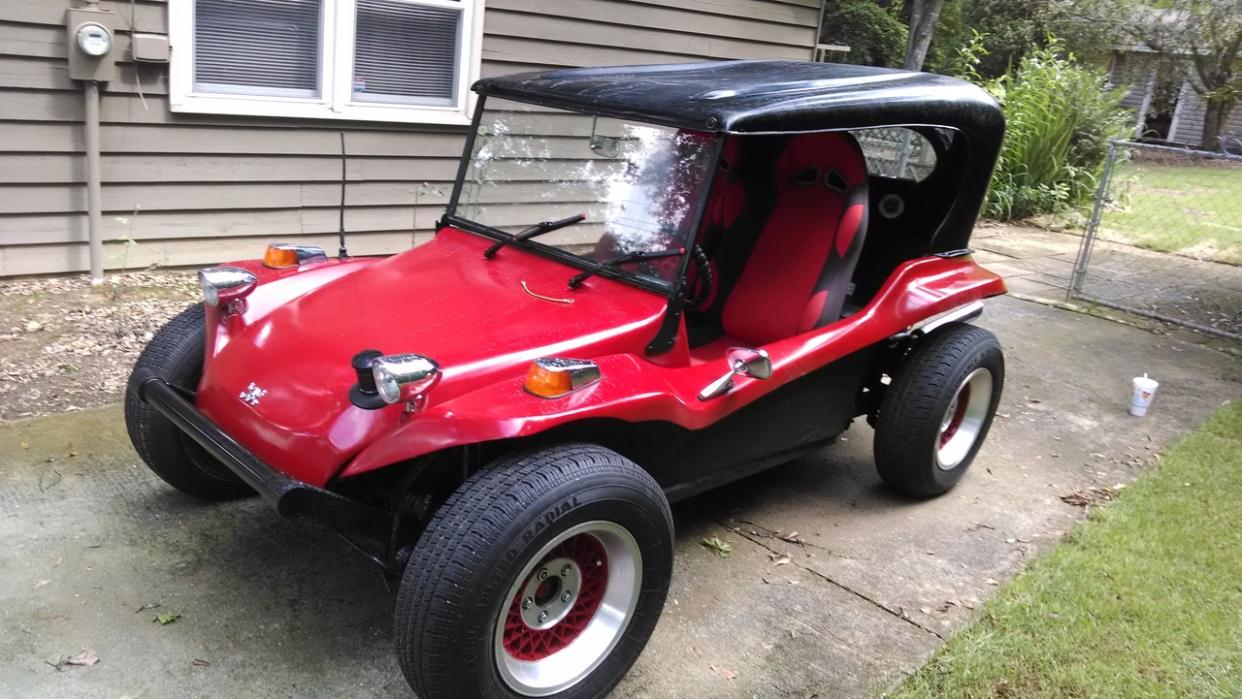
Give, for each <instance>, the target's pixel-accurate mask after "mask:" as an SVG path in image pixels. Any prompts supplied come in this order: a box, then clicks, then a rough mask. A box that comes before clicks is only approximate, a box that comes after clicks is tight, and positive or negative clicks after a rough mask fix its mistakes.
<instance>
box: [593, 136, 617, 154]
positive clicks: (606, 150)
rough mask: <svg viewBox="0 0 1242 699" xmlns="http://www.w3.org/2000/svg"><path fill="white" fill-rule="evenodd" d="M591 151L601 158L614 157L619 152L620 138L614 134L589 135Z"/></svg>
mask: <svg viewBox="0 0 1242 699" xmlns="http://www.w3.org/2000/svg"><path fill="white" fill-rule="evenodd" d="M591 152H592V153H594V154H596V155H598V156H599V157H601V158H615V157H617V156H618V155H619V154H620V153H621V139H619V138H616V137H614V136H600V135H595V136H591Z"/></svg>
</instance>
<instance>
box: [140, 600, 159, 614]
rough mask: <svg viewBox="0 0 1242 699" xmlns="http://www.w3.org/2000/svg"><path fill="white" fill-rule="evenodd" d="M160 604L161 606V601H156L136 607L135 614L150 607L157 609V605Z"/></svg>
mask: <svg viewBox="0 0 1242 699" xmlns="http://www.w3.org/2000/svg"><path fill="white" fill-rule="evenodd" d="M159 606H160V603H159V602H156V603H155V604H144V605H142V606H141V607H139V608H137V609H135V610H134V614H137V613H138V612H145V611H147V610H148V609H155V608H156V607H159Z"/></svg>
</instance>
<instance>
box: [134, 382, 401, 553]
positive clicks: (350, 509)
mask: <svg viewBox="0 0 1242 699" xmlns="http://www.w3.org/2000/svg"><path fill="white" fill-rule="evenodd" d="M139 395H140V397H141V398H142V400H143V401H144V402H146V403H147V405H150V406H151V407H152V408H155V409H156V410H157V411H159V413H160V414H161V415H163V416H164V417H166V418H168V420H169V421H170V422H172V423H173V424H174V425H176V426H177V428H178V429H180V430H181V431H182V432H184V433H185V434H186V435H187V436H189V437H190V438H191V439H193V440H194V441H195V442H198V444H199V445H200V446H202V447H203V449H205V450H207V453H208V454H211V456H213V457H214V458H215V459H216V460H218V461H219V462H220V463H221V464H224V466H226V467H227V468H228V469H229V470H230V471H232V472H233V473H234V474H236V475H237V477H238V478H240V479H242V480H243V481H244V482H245V483H246V485H248V486H250V487H251V488H254V490H255V492H257V493H258V494H259V496H260V497H262V498H263V499H264V500H265V501H266V502H267V503H268V504H269V505H271V506H272V507H273V508H274V509H275V510H276V512H277V514H279V515H280V516H281V517H288V518H301V519H309V520H313V521H316V522H319V523H321V524H325V525H327V526H329V527H332V528H333V529H335V530H337V531H338V532H340V533H341V534H342V535H344V536H345V537H346V538H347V539H349V540H350V541H351V542H352V543H354V544H355V545H356V546H358V547H359V548H360V549H362V550H363V552H364V553H367V554H368V555H372V557H375V556H374V554H375V553H380V552H382V551H383V550H384V543H383V542H385V541H386V539H387V538H388V537H387V534H388V531H389V529H390V528H391V522H392V516H391V515H390V514H389V513H388V512H386V511H384V510H381V509H378V508H375V507H371V506H370V505H366V504H363V503H361V502H358V501H355V500H351V499H349V498H346V497H344V496H342V495H338V494H337V493H333V492H332V491H329V490H324V489H323V488H318V487H315V486H313V485H310V484H309V483H304V482H302V481H299V480H297V479H296V478H290V477H289V476H287V475H285V474H284V473H281V472H280V471H277V470H276V469H274V468H272V467H271V466H269V465H268V464H267V463H265V462H264V461H263V460H262V459H260V458H259V457H257V456H255V455H254V453H253V452H251V451H250V450H249V449H247V448H246V447H244V446H242V445H241V444H238V443H237V440H235V439H233V438H232V437H230V436H229V435H227V434H225V432H224V430H221V429H220V428H219V427H217V426H216V424H215V423H214V422H212V421H211V420H209V419H208V418H207V416H205V415H203V414H202V413H201V412H199V411H198V408H196V407H194V404H193V403H191V402H190V401H188V400H186V399H185V397H183V396H182V394H181V393H179V392H178V391H177V389H175V388H173V387H172V386H171V385H169V384H168V382H167V381H164V380H163V379H161V378H158V377H151V378H148V379H146V380H145V381H143V382H142V384H141V388H140V390H139ZM376 548H378V549H379V551H376Z"/></svg>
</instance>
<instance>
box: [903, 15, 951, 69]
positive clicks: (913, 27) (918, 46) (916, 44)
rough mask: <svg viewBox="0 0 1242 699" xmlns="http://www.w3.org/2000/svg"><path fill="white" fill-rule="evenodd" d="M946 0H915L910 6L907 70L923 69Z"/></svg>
mask: <svg viewBox="0 0 1242 699" xmlns="http://www.w3.org/2000/svg"><path fill="white" fill-rule="evenodd" d="M942 7H944V0H913V2H912V3H911V6H910V34H909V37H908V39H907V40H906V62H905V66H904V67H905V69H906V70H922V69H923V61H924V60H926V59H927V48H928V47H929V46H931V40H932V34H933V33H935V31H936V23H937V22H939V21H940V8H942Z"/></svg>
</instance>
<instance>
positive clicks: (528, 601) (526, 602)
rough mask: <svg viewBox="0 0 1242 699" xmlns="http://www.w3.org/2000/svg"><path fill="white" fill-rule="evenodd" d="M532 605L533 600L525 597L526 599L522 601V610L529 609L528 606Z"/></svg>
mask: <svg viewBox="0 0 1242 699" xmlns="http://www.w3.org/2000/svg"><path fill="white" fill-rule="evenodd" d="M534 603H535V600H534V599H533V598H531V597H527V598H526V599H524V600H522V609H530V605H532V604H534Z"/></svg>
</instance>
